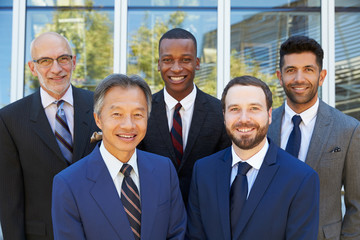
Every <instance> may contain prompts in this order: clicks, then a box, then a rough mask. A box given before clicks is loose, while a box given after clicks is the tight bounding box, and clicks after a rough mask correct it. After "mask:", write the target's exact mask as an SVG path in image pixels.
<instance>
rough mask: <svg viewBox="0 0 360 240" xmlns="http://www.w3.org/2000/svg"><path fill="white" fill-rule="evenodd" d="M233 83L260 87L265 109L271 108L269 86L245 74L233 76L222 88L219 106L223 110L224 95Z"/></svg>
mask: <svg viewBox="0 0 360 240" xmlns="http://www.w3.org/2000/svg"><path fill="white" fill-rule="evenodd" d="M235 85H241V86H255V87H260V88H261V89H262V90H263V91H264V94H265V99H266V106H267V110H268V111H269V109H270V108H271V106H272V103H273V100H272V93H271V91H270V88H269V86H268V85H267V84H266V83H265V82H263V81H261V80H260V79H258V78H256V77H253V76H247V75H245V76H241V77H235V78H233V79H232V80H231V81H230V82H229V83H228V84H227V85H226V87H225V88H224V91H223V93H222V96H221V106H222V109H223V112H225V98H226V95H227V93H228V91H229V89H230V88H231V87H233V86H235Z"/></svg>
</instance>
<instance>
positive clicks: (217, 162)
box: [188, 142, 319, 240]
mask: <svg viewBox="0 0 360 240" xmlns="http://www.w3.org/2000/svg"><path fill="white" fill-rule="evenodd" d="M231 164H232V154H231V148H227V149H225V150H223V151H220V152H218V153H215V154H213V155H211V156H209V157H206V158H204V159H201V160H199V161H197V162H196V164H195V166H194V174H193V179H192V182H191V188H190V194H189V203H188V204H189V205H188V218H189V220H188V237H189V239H191V240H193V239H208V240H211V239H214V240H221V239H224V240H229V239H236V240H238V239H244V240H258V239H266V240H281V239H289V240H290V239H291V240H294V239H296V240H301V239H303V240H313V239H316V237H317V231H318V220H319V219H318V217H319V179H318V176H317V174H316V172H315V171H314V170H312V169H311V168H310V167H309V166H307V165H306V164H304V163H303V162H301V161H299V160H298V159H296V158H294V157H292V156H291V155H290V154H288V153H286V152H285V151H284V150H282V149H280V148H279V147H277V146H276V145H275V144H274V143H272V142H270V146H269V150H268V152H267V154H266V156H265V158H264V162H263V164H262V165H261V167H260V170H259V173H258V175H257V178H256V180H255V182H254V185H253V187H252V189H251V191H250V194H249V197H248V199H247V201H246V203H245V206H244V209H243V210H242V211H243V212H242V215H241V217H240V220H239V222H238V223H237V229H236V233H235V235H234V237H233V238H231V230H230V216H229V212H230V210H229V202H230V200H229V196H230V174H231Z"/></svg>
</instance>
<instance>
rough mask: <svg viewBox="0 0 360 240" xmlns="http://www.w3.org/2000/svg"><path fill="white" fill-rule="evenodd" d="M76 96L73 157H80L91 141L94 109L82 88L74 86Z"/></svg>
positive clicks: (74, 96) (74, 95)
mask: <svg viewBox="0 0 360 240" xmlns="http://www.w3.org/2000/svg"><path fill="white" fill-rule="evenodd" d="M73 98H74V146H73V147H74V153H73V159H80V158H81V157H82V156H83V153H84V151H85V148H86V145H87V144H88V143H89V142H90V138H89V139H88V138H87V136H91V133H90V132H89V131H90V130H91V122H92V119H93V109H92V108H91V104H89V103H88V101H89V99H86V98H84V96H83V95H82V94H81V92H80V90H79V89H77V88H75V87H73Z"/></svg>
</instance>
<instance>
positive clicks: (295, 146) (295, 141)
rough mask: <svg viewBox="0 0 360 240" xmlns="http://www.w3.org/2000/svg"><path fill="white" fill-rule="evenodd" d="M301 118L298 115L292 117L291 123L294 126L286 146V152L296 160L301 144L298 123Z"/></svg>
mask: <svg viewBox="0 0 360 240" xmlns="http://www.w3.org/2000/svg"><path fill="white" fill-rule="evenodd" d="M301 121H302V120H301V117H300V116H299V115H294V116H293V118H292V122H293V124H294V128H293V130H292V132H291V134H290V137H289V140H288V142H287V145H286V149H285V150H286V151H287V152H288V153H290V154H291V155H293V156H294V157H296V158H298V156H299V150H300V144H301V131H300V127H299V125H300V123H301Z"/></svg>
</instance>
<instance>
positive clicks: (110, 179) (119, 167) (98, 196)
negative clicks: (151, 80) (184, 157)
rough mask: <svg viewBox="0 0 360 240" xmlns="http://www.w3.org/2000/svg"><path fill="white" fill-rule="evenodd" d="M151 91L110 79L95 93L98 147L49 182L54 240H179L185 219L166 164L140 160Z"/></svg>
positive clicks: (145, 156) (134, 81)
mask: <svg viewBox="0 0 360 240" xmlns="http://www.w3.org/2000/svg"><path fill="white" fill-rule="evenodd" d="M150 110H151V91H150V88H149V87H148V85H147V84H146V82H145V81H144V80H143V79H141V78H140V77H138V76H131V77H127V76H125V75H121V74H112V75H110V76H108V77H107V78H105V79H104V80H103V81H102V82H101V83H100V84H99V86H98V87H97V88H96V90H95V93H94V117H95V122H96V124H97V125H98V127H99V128H100V129H101V130H102V132H103V140H102V142H101V143H100V144H99V145H98V146H97V147H96V148H95V149H94V150H93V152H92V153H90V155H88V156H87V157H85V158H83V159H82V160H81V161H79V162H78V163H76V164H73V165H72V166H71V167H69V168H68V169H67V170H66V171H62V172H60V173H59V174H58V175H56V176H55V178H54V183H53V202H52V217H53V225H54V235H55V239H61V240H66V239H69V240H70V239H76V240H81V239H88V240H90V239H94V240H95V239H96V240H98V239H106V240H112V239H122V240H132V239H135V240H137V239H140V238H141V239H144V240H145V239H149V240H153V239H183V238H184V236H185V230H186V211H185V207H184V203H183V200H182V197H181V192H180V188H179V183H178V178H177V174H176V170H175V168H174V166H173V164H172V163H171V161H170V159H168V158H165V157H162V156H159V155H155V154H152V153H147V152H143V151H140V150H137V149H136V146H137V145H138V144H139V142H140V141H141V140H142V139H143V138H144V136H145V133H146V127H147V119H148V116H149V114H150Z"/></svg>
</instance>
